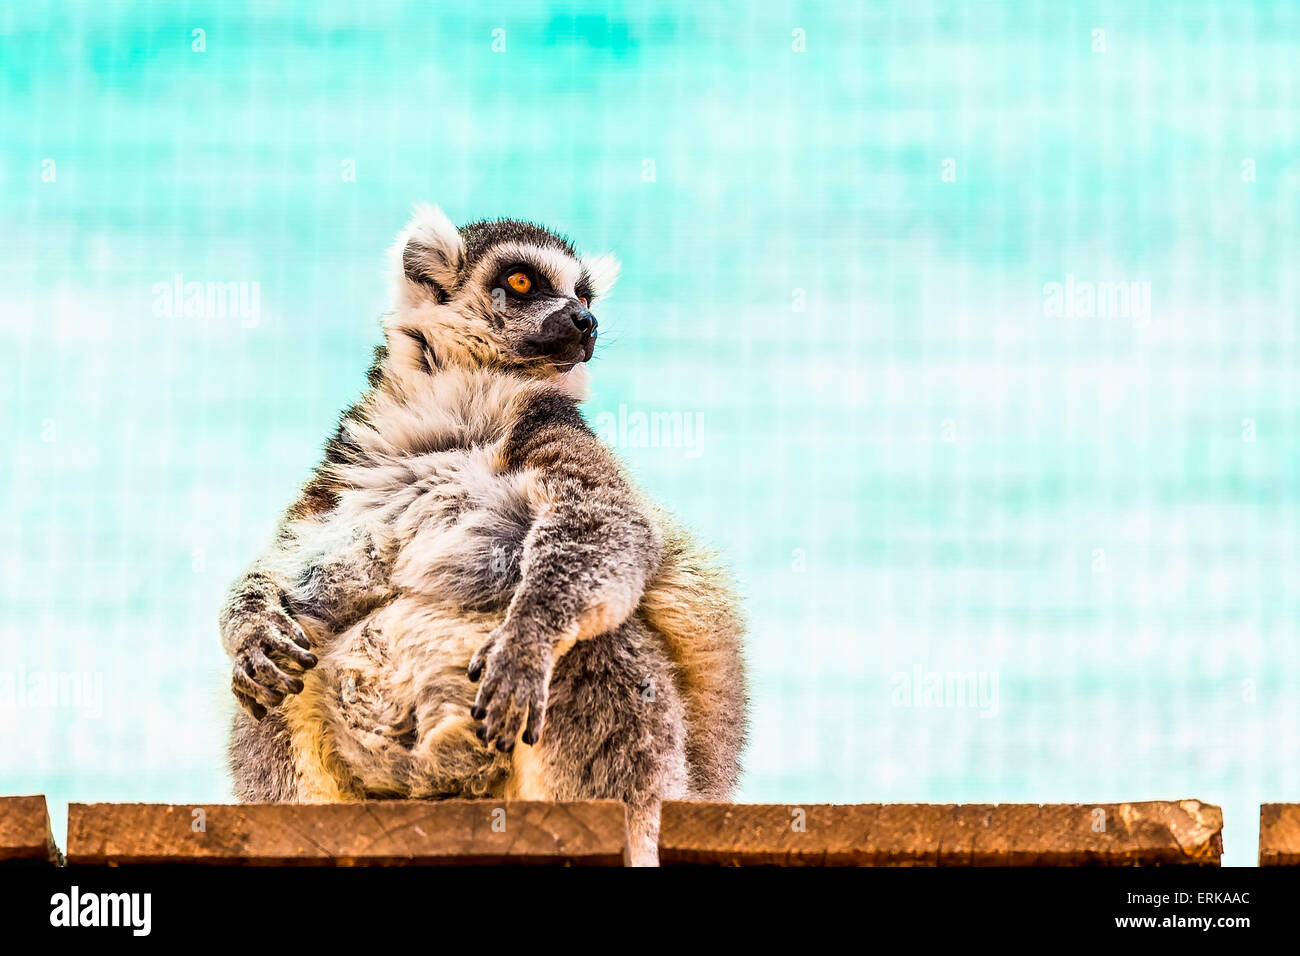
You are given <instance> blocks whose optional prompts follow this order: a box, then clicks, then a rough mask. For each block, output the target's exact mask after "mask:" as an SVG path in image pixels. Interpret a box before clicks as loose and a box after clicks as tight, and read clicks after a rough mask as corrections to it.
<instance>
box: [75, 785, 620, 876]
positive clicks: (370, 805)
mask: <svg viewBox="0 0 1300 956" xmlns="http://www.w3.org/2000/svg"><path fill="white" fill-rule="evenodd" d="M626 860H627V811H626V808H625V807H624V805H623V804H622V803H620V802H618V801H616V800H593V801H585V802H574V803H542V802H525V801H517V802H516V801H510V802H505V801H502V802H492V801H487V800H445V801H436V802H435V801H422V800H410V801H407V800H403V801H396V800H394V801H370V802H366V803H338V804H306V805H282V804H244V805H234V806H231V805H217V806H213V805H206V806H204V805H197V804H196V805H194V806H179V805H178V806H168V805H165V804H144V803H122V804H113V803H99V804H79V803H74V804H72V805H71V806H70V807H69V808H68V864H69V865H70V866H76V865H101V864H108V865H110V866H116V865H125V864H155V863H192V864H217V865H244V866H249V865H253V866H259V865H260V866H285V865H306V866H358V865H361V866H397V865H424V866H428V865H451V866H463V865H495V864H504V863H513V864H530V863H531V864H553V865H563V864H572V865H587V866H623V865H624V864H625V862H626Z"/></svg>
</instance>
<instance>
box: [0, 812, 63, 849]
mask: <svg viewBox="0 0 1300 956" xmlns="http://www.w3.org/2000/svg"><path fill="white" fill-rule="evenodd" d="M0 863H6V864H8V863H40V864H45V863H48V864H54V865H57V864H58V863H59V848H58V847H57V846H55V845H54V832H53V831H52V830H51V829H50V814H49V811H48V810H47V809H46V807H45V798H44V797H40V796H37V797H0Z"/></svg>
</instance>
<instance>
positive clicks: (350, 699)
mask: <svg viewBox="0 0 1300 956" xmlns="http://www.w3.org/2000/svg"><path fill="white" fill-rule="evenodd" d="M417 463H418V464H420V465H422V468H420V469H419V470H418V471H417V470H415V469H412V480H410V481H408V482H405V483H402V484H400V485H396V486H393V487H391V488H388V489H385V491H384V493H385V494H386V495H387V498H388V500H387V501H386V502H385V503H384V504H385V505H386V507H384V508H383V512H384V514H385V519H386V520H385V524H384V526H383V527H382V528H378V529H374V528H373V527H372V534H373V535H374V537H375V538H376V540H377V541H379V550H381V551H385V552H387V553H388V554H389V555H390V556H391V561H389V562H386V563H385V564H384V565H383V566H382V572H381V573H382V574H384V575H386V577H387V579H386V580H385V581H380V582H372V583H374V584H376V585H378V587H376V588H375V591H376V593H380V592H384V593H385V598H384V600H383V602H382V603H381V604H380V605H379V606H378V607H377V608H375V609H372V610H370V611H369V612H368V613H366V614H365V616H363V617H362V618H361V619H360V620H358V621H357V622H356V623H354V624H352V625H351V626H350V627H348V628H347V629H345V630H344V631H342V632H341V633H338V634H335V635H332V636H329V637H328V638H327V639H326V640H325V641H323V642H322V643H323V645H324V646H323V647H322V650H321V653H320V654H319V655H318V656H319V659H320V662H319V663H318V664H317V666H316V667H315V668H313V669H312V670H311V671H309V672H308V675H307V677H306V678H305V684H306V687H305V688H304V690H303V692H302V693H301V694H299V695H296V696H294V697H290V698H288V699H287V700H286V703H285V705H284V706H285V717H286V720H287V722H288V724H289V727H290V731H291V733H292V735H293V740H294V747H295V751H296V756H297V759H298V762H299V769H300V771H301V779H302V781H303V784H304V790H307V791H309V793H308V794H307V797H306V798H307V799H312V798H313V797H312V794H311V793H310V791H311V790H312V789H313V787H314V786H315V784H313V783H312V781H314V780H317V779H319V781H320V782H319V788H320V790H321V792H320V793H319V794H316V795H315V798H317V799H330V800H334V799H340V798H346V797H349V796H351V797H360V796H411V797H428V796H451V795H464V796H486V795H494V794H498V793H501V792H502V790H503V788H504V786H505V782H506V777H507V776H508V773H509V770H510V766H511V760H510V757H508V756H505V755H502V754H499V753H497V752H496V751H495V750H489V749H488V748H487V747H485V746H484V745H483V743H482V742H480V741H479V740H478V738H477V737H476V736H475V730H476V727H477V725H476V724H475V722H474V721H473V719H472V718H471V717H470V713H469V711H470V705H471V704H472V703H473V700H474V697H475V694H476V690H477V689H476V687H475V685H473V684H471V683H470V681H469V678H468V677H467V676H466V671H467V668H468V665H469V660H470V657H471V656H472V655H473V654H474V652H475V651H477V650H478V649H479V647H480V646H481V645H482V644H483V643H484V642H485V641H486V640H487V638H488V635H489V634H490V633H491V631H492V629H493V628H494V627H495V626H496V625H497V624H499V623H500V622H501V621H502V619H503V618H504V616H505V609H506V607H507V605H508V604H509V602H510V598H511V597H512V596H513V594H514V589H515V587H516V586H517V584H518V580H519V556H520V552H521V550H522V544H523V538H524V535H525V534H527V531H528V528H529V527H530V526H531V523H532V520H533V515H534V511H535V508H536V504H535V502H534V500H533V498H532V496H531V493H530V492H531V479H530V478H529V477H528V476H526V475H520V474H518V473H515V474H510V475H501V474H497V473H495V472H494V470H493V468H492V451H491V449H483V450H479V449H474V450H471V451H468V452H454V453H452V452H444V453H440V454H437V455H428V456H424V457H423V459H418V460H417ZM368 494H370V495H371V496H372V500H369V501H366V502H363V503H362V504H363V506H364V507H366V508H367V509H370V508H372V507H373V505H374V504H375V502H374V501H373V495H374V492H373V490H370V491H368ZM347 505H348V502H347V501H346V500H345V501H344V502H342V507H341V508H340V517H341V519H342V518H345V517H346V514H347V511H348V508H347ZM371 513H372V514H373V513H374V512H373V510H372V511H371ZM336 787H338V788H339V789H338V790H335V789H334V788H336Z"/></svg>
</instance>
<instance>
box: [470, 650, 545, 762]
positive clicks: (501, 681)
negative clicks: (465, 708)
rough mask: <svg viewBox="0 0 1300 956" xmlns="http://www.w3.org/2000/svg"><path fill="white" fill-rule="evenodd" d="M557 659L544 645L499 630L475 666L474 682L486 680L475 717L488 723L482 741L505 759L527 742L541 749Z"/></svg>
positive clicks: (474, 709)
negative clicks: (553, 659)
mask: <svg viewBox="0 0 1300 956" xmlns="http://www.w3.org/2000/svg"><path fill="white" fill-rule="evenodd" d="M552 666H553V665H552V662H551V654H550V652H549V650H548V649H547V648H546V647H545V646H544V644H543V643H542V642H541V641H536V640H529V639H528V638H526V637H524V636H523V635H521V634H517V633H514V632H512V631H510V630H507V629H506V628H505V627H501V628H498V629H497V630H496V631H494V632H493V633H492V636H491V637H490V638H488V641H487V643H486V644H484V645H483V646H482V647H480V648H479V649H478V652H477V653H476V654H475V655H474V657H473V658H472V659H471V660H470V662H469V679H470V680H471V681H477V680H478V679H479V678H480V677H482V678H483V684H482V686H481V687H479V689H478V697H477V698H475V700H474V706H473V707H471V708H470V716H471V717H473V718H474V719H475V720H480V721H482V722H483V723H482V726H480V727H479V729H478V739H479V740H481V741H483V742H484V743H486V744H487V745H488V746H493V745H494V744H495V746H496V748H497V750H499V751H501V752H502V753H510V751H512V750H514V749H515V738H516V737H518V736H519V729H520V728H521V727H522V728H523V731H524V734H523V737H522V740H523V742H524V743H526V744H535V743H537V741H538V740H540V739H541V736H542V723H543V722H544V721H545V719H546V693H547V688H548V687H549V686H550V683H551V669H552Z"/></svg>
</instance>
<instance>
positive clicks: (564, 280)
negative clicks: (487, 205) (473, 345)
mask: <svg viewBox="0 0 1300 956" xmlns="http://www.w3.org/2000/svg"><path fill="white" fill-rule="evenodd" d="M520 225H521V224H519V223H509V224H503V223H490V224H488V226H487V228H488V229H489V230H490V232H493V233H499V234H502V235H503V236H504V237H509V236H511V235H512V234H517V233H520V232H523V230H521V229H520V228H519V227H520ZM468 228H469V231H470V235H471V236H472V235H473V229H474V227H468ZM465 232H466V230H462V234H464V233H465ZM537 232H538V233H540V234H541V235H538V236H533V237H529V238H524V237H522V236H521V237H519V238H502V239H500V240H499V241H497V242H493V243H492V244H490V245H488V246H486V247H485V248H484V249H482V251H481V252H479V254H478V255H477V256H475V257H474V259H473V261H472V264H471V265H470V268H469V274H468V282H467V283H466V288H465V290H464V291H463V292H462V296H464V298H465V299H466V304H467V305H471V306H476V307H477V308H478V309H479V310H480V311H481V312H483V314H485V316H486V317H487V319H488V321H489V322H491V323H492V325H493V327H494V328H496V329H497V330H498V331H499V332H500V333H501V335H502V337H503V339H504V340H505V344H506V346H507V348H508V349H509V351H510V353H511V354H512V355H513V356H515V357H516V358H518V359H521V360H524V361H528V362H533V361H537V362H542V363H545V364H549V365H553V366H555V368H557V369H559V370H560V371H568V370H569V369H571V368H573V366H575V365H577V364H578V363H580V362H586V361H588V360H589V359H590V358H591V356H592V353H593V352H594V351H595V349H596V335H597V333H598V323H597V321H596V316H595V315H594V314H593V313H592V308H593V305H592V290H591V278H590V277H589V276H588V275H587V274H586V272H585V270H584V269H583V268H582V263H581V262H580V261H579V260H578V258H577V256H575V255H574V254H573V251H572V250H571V249H569V248H567V243H563V240H560V239H559V238H558V237H555V236H552V235H550V234H549V233H542V231H541V230H537ZM539 240H542V241H539ZM474 246H475V244H474V243H472V242H470V243H467V247H468V248H469V249H470V250H473V249H474ZM466 293H468V294H466Z"/></svg>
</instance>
